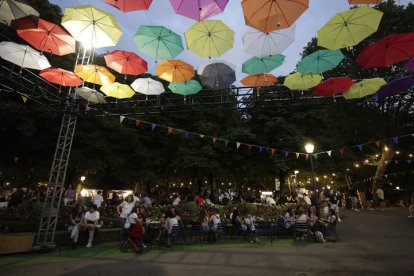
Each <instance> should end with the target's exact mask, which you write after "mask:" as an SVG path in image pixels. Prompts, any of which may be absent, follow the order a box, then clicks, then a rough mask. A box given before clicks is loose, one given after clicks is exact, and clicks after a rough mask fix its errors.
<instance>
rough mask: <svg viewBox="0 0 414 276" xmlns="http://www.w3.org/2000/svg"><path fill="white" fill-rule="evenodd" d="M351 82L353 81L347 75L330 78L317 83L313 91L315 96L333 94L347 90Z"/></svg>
mask: <svg viewBox="0 0 414 276" xmlns="http://www.w3.org/2000/svg"><path fill="white" fill-rule="evenodd" d="M353 84H354V81H353V80H351V79H350V78H347V77H339V78H330V79H328V80H326V81H324V82H321V83H320V84H318V85H317V86H316V87H315V88H314V89H313V93H314V94H315V95H316V96H324V97H328V96H333V95H336V94H340V93H342V92H344V91H347V90H348V89H349V88H350V87H351V86H352V85H353Z"/></svg>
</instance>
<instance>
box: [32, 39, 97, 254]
mask: <svg viewBox="0 0 414 276" xmlns="http://www.w3.org/2000/svg"><path fill="white" fill-rule="evenodd" d="M93 54H94V52H93V50H90V49H81V47H79V51H78V54H77V58H76V62H75V65H80V64H89V62H90V61H91V60H92V59H93ZM69 94H72V95H73V96H74V92H73V91H71V90H70V91H69ZM78 109H79V105H78V104H77V102H76V100H75V97H72V98H70V99H68V100H67V101H66V106H65V110H64V114H63V118H62V124H61V126H60V131H59V137H58V141H57V145H56V150H55V155H54V158H53V162H52V168H51V170H50V176H49V182H48V185H47V192H46V198H45V202H44V205H43V211H42V217H41V221H40V226H39V230H38V233H37V240H36V246H37V247H40V248H54V247H56V244H55V242H54V239H55V231H56V226H57V222H58V218H59V208H60V205H61V200H62V195H63V192H64V189H65V179H66V171H67V168H68V165H69V159H70V153H71V149H72V144H73V138H74V135H75V130H76V121H77V118H78V112H79V110H78Z"/></svg>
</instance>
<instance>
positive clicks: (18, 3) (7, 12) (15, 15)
mask: <svg viewBox="0 0 414 276" xmlns="http://www.w3.org/2000/svg"><path fill="white" fill-rule="evenodd" d="M27 15H34V16H39V12H38V11H36V10H35V9H33V8H32V7H31V6H29V5H28V4H27V3H26V2H25V1H23V0H0V20H1V21H2V23H4V22H6V23H7V25H10V24H11V21H12V20H14V19H19V18H22V17H25V16H27Z"/></svg>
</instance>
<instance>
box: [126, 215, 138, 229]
mask: <svg viewBox="0 0 414 276" xmlns="http://www.w3.org/2000/svg"><path fill="white" fill-rule="evenodd" d="M137 219H138V215H137V213H131V214H130V215H129V216H128V217H127V220H126V221H125V225H124V228H130V227H131V224H135V223H136V220H137Z"/></svg>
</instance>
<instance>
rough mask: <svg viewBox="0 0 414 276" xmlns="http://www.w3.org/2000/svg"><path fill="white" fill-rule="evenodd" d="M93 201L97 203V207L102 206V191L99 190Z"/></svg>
mask: <svg viewBox="0 0 414 276" xmlns="http://www.w3.org/2000/svg"><path fill="white" fill-rule="evenodd" d="M91 201H92V203H93V204H95V205H96V208H97V209H99V208H101V205H102V202H103V201H104V199H103V197H102V193H101V191H98V193H97V194H96V195H94V196H93V197H92V199H91Z"/></svg>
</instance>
